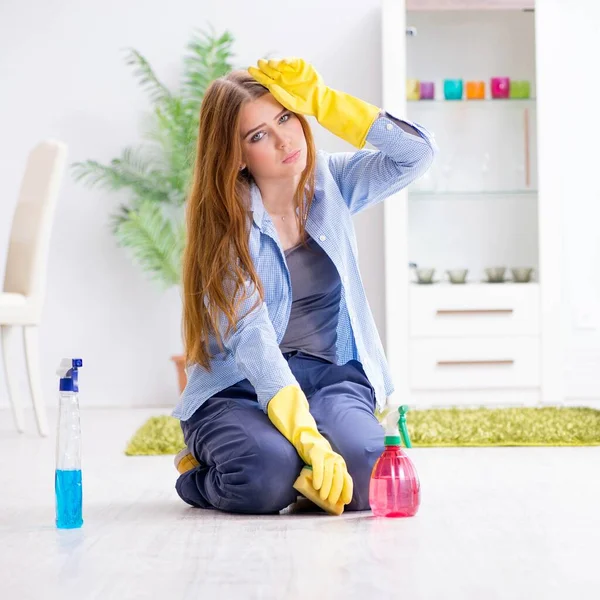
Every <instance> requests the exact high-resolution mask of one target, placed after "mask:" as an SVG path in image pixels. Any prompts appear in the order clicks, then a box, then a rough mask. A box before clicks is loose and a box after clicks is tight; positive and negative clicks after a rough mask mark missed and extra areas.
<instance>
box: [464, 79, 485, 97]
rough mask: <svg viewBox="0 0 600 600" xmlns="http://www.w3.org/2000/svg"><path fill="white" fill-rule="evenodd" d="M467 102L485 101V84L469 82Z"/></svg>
mask: <svg viewBox="0 0 600 600" xmlns="http://www.w3.org/2000/svg"><path fill="white" fill-rule="evenodd" d="M466 88H467V100H483V99H485V82H483V81H467V86H466Z"/></svg>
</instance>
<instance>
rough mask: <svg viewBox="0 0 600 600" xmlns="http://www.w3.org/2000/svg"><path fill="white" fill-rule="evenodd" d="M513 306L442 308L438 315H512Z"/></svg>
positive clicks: (437, 312)
mask: <svg viewBox="0 0 600 600" xmlns="http://www.w3.org/2000/svg"><path fill="white" fill-rule="evenodd" d="M513 312H514V310H513V309H512V308H440V309H439V310H437V311H436V315H440V316H442V315H510V314H512V313H513Z"/></svg>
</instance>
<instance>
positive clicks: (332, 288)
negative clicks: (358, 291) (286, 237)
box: [279, 237, 342, 363]
mask: <svg viewBox="0 0 600 600" xmlns="http://www.w3.org/2000/svg"><path fill="white" fill-rule="evenodd" d="M307 243H308V248H307V247H306V246H305V245H304V244H299V245H298V246H295V247H294V248H290V249H289V250H286V251H285V259H286V262H287V265H288V269H289V271H290V276H291V279H292V312H291V313H290V320H289V323H288V326H287V329H286V330H285V334H284V336H283V339H282V340H281V344H280V345H279V347H280V348H281V351H282V352H291V351H293V350H299V351H302V352H306V353H307V354H312V355H313V356H318V357H320V358H324V359H325V360H328V361H330V362H332V363H335V362H336V347H335V345H336V342H337V325H338V315H339V310H340V297H341V293H342V283H341V281H340V276H339V274H338V272H337V269H336V268H335V265H334V264H333V262H332V261H331V259H330V258H329V256H327V254H326V253H325V251H324V250H323V249H322V248H321V247H320V246H319V244H317V242H315V241H314V240H313V239H312V238H311V237H309V238H308V240H307Z"/></svg>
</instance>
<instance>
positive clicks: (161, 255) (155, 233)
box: [72, 31, 233, 390]
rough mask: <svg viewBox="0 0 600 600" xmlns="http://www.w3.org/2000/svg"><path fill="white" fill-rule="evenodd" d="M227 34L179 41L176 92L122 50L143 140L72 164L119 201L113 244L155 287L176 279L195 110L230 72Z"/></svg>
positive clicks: (133, 53) (78, 174)
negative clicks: (182, 48) (140, 102)
mask: <svg viewBox="0 0 600 600" xmlns="http://www.w3.org/2000/svg"><path fill="white" fill-rule="evenodd" d="M232 44H233V37H232V36H231V35H230V34H229V33H228V32H225V33H223V34H221V35H217V34H215V33H214V32H212V31H210V32H208V33H207V32H202V31H199V32H195V33H194V34H193V35H192V38H191V40H190V41H189V42H188V44H187V46H186V54H185V56H184V59H183V69H182V78H181V83H180V86H179V90H177V91H172V90H169V89H168V88H167V86H166V85H165V84H163V83H162V82H161V81H160V80H159V79H158V77H157V76H156V74H155V73H154V70H153V69H152V67H151V66H150V64H149V63H148V61H147V60H146V59H145V58H144V56H142V54H141V53H140V52H138V51H137V50H134V49H129V50H128V51H127V55H126V64H127V65H128V66H130V67H132V68H133V72H134V75H135V76H136V78H137V79H138V81H139V83H140V85H141V86H142V87H143V88H144V90H145V91H146V92H147V94H148V97H149V100H150V103H151V113H150V115H149V119H148V125H147V127H146V128H145V130H144V132H143V138H142V139H143V142H142V143H141V144H140V145H138V146H135V147H133V146H131V147H127V148H125V149H124V150H123V151H122V153H121V156H120V157H119V158H115V159H113V160H111V161H110V162H109V163H108V164H102V163H100V162H97V161H95V160H86V161H84V162H77V163H74V164H73V165H72V173H73V176H74V178H75V180H76V181H82V182H84V183H85V184H87V185H88V186H90V187H94V188H100V189H106V190H109V191H112V192H121V193H122V192H123V191H125V192H126V196H125V197H126V201H125V203H123V204H121V205H120V206H119V207H118V209H117V210H116V211H115V212H114V213H113V214H112V215H111V228H112V231H113V233H114V235H115V237H116V240H117V243H118V244H119V245H120V246H122V247H124V248H127V250H128V251H129V255H130V257H131V259H132V260H133V261H134V263H135V264H137V265H138V266H139V267H140V268H141V269H142V270H143V271H144V272H145V274H146V275H147V276H148V277H150V278H151V279H153V280H154V281H156V282H157V283H158V284H159V285H160V286H161V288H162V289H168V288H170V287H173V286H177V287H178V286H180V285H181V259H182V252H183V248H184V244H185V201H186V197H187V191H188V185H189V183H190V181H191V175H192V168H193V164H194V157H195V152H196V139H197V135H198V124H199V121H198V120H199V113H200V105H201V104H202V99H203V97H204V94H205V92H206V89H207V87H208V86H209V84H210V83H211V82H212V81H213V80H214V79H217V78H218V77H222V76H223V75H225V74H227V73H228V72H229V71H231V69H232V66H231V63H230V61H231V58H232V51H231V47H232ZM172 359H173V360H174V361H175V364H176V365H177V369H178V376H179V387H180V389H181V390H182V389H183V387H184V386H185V383H186V380H185V371H184V358H183V356H174V357H172Z"/></svg>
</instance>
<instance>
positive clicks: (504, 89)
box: [491, 77, 510, 98]
mask: <svg viewBox="0 0 600 600" xmlns="http://www.w3.org/2000/svg"><path fill="white" fill-rule="evenodd" d="M491 90H492V98H508V94H509V90H510V79H509V78H508V77H492V82H491Z"/></svg>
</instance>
